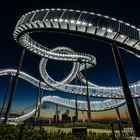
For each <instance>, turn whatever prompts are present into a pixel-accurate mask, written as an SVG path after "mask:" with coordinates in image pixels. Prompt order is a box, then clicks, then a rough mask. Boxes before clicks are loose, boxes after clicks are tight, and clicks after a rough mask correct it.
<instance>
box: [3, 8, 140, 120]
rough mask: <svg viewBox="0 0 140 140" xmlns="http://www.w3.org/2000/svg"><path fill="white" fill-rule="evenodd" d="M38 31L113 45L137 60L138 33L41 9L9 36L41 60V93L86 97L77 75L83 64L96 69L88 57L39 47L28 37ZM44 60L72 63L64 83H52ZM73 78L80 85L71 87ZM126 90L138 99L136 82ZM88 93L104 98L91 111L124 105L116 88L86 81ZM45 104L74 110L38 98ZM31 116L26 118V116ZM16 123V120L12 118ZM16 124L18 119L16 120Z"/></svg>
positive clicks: (80, 14) (90, 17)
mask: <svg viewBox="0 0 140 140" xmlns="http://www.w3.org/2000/svg"><path fill="white" fill-rule="evenodd" d="M40 31H46V32H49V31H53V32H55V31H57V32H64V33H65V32H66V33H67V32H71V33H73V34H80V35H81V36H88V37H91V38H94V39H99V40H102V41H105V42H108V43H114V42H115V43H116V44H118V45H119V46H120V47H121V48H122V49H125V50H126V51H129V52H130V53H132V54H133V55H135V56H136V57H138V58H139V57H140V29H139V28H136V27H135V26H133V25H130V24H129V23H125V22H123V21H121V20H117V19H115V18H111V17H108V16H104V15H101V14H96V13H92V12H86V11H79V10H72V9H69V10H67V9H41V10H36V11H32V12H29V13H27V14H25V15H23V16H22V17H21V18H20V20H19V21H18V23H17V25H16V27H15V30H14V34H13V35H14V39H15V41H16V42H18V43H19V44H20V46H22V47H24V48H25V49H26V50H29V51H31V52H33V53H35V54H37V55H39V56H41V57H42V60H41V61H40V65H39V70H40V74H41V76H42V78H43V80H44V81H45V82H41V88H43V89H45V90H50V91H52V90H58V91H62V92H66V93H71V94H78V95H83V96H86V94H87V90H86V88H87V86H85V84H86V78H85V77H84V76H83V74H82V73H81V71H83V70H84V69H85V63H86V64H87V68H92V67H94V66H96V58H95V57H94V56H92V55H89V54H83V53H76V52H74V51H73V50H72V49H70V48H67V47H56V48H54V49H52V50H51V49H49V48H47V47H46V46H42V45H41V44H39V43H38V42H36V41H35V40H33V39H32V38H31V37H30V34H31V33H34V32H40ZM48 59H54V60H60V61H71V62H73V68H72V70H71V72H70V73H69V75H68V76H67V77H66V78H65V79H63V80H62V81H55V80H54V79H52V78H51V77H50V76H49V75H48V73H47V71H46V63H47V60H48ZM15 74H16V70H13V69H5V70H1V71H0V75H15ZM76 76H77V77H78V78H79V80H80V81H81V82H82V83H83V85H73V84H71V82H72V80H73V79H74V78H75V77H76ZM20 78H22V79H24V80H26V81H28V82H30V83H31V84H33V85H35V86H39V81H38V80H37V79H35V78H34V77H32V76H30V75H28V74H26V73H24V72H20ZM129 88H130V90H131V94H132V96H133V98H137V97H140V81H137V82H135V83H132V84H131V85H129ZM88 92H89V95H90V96H94V97H102V98H106V100H105V101H103V102H101V101H98V102H94V101H93V102H91V103H90V106H91V110H92V111H101V110H108V109H112V108H115V107H118V106H120V105H122V104H124V103H125V100H124V98H125V97H124V94H123V89H122V87H119V86H118V87H106V86H98V85H95V84H93V83H91V82H89V81H88ZM45 101H49V102H53V103H56V104H59V105H62V106H66V107H69V108H73V109H74V108H75V101H74V100H68V99H62V98H60V97H55V96H53V97H51V96H48V97H43V98H42V103H43V102H45ZM78 109H80V110H87V105H86V103H85V102H84V101H78ZM34 111H35V110H34ZM34 111H32V112H31V114H33V113H34ZM31 114H28V115H29V116H30V115H31ZM28 115H27V116H28ZM27 116H26V117H27ZM26 117H23V118H24V119H23V120H25V118H26ZM27 118H28V117H27ZM27 118H26V119H27ZM9 119H10V118H9ZM16 120H18V119H17V118H16ZM19 120H22V119H21V118H20V119H19Z"/></svg>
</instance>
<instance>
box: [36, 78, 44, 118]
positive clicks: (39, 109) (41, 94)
mask: <svg viewBox="0 0 140 140" xmlns="http://www.w3.org/2000/svg"><path fill="white" fill-rule="evenodd" d="M39 86H40V91H39V108H38V117H37V118H38V120H39V118H40V113H41V106H42V104H41V99H42V97H43V89H41V81H40V85H39Z"/></svg>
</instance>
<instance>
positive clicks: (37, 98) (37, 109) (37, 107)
mask: <svg viewBox="0 0 140 140" xmlns="http://www.w3.org/2000/svg"><path fill="white" fill-rule="evenodd" d="M40 86H41V82H40V81H39V86H38V92H37V96H36V109H35V118H34V121H35V122H36V121H37V119H38V117H37V113H38V111H39V105H38V101H39V96H40V90H41V88H40Z"/></svg>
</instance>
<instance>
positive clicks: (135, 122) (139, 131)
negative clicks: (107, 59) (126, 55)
mask: <svg viewBox="0 0 140 140" xmlns="http://www.w3.org/2000/svg"><path fill="white" fill-rule="evenodd" d="M112 51H113V55H114V59H115V63H116V67H117V71H118V75H119V78H120V82H121V85H122V87H123V92H124V96H125V100H126V105H127V108H128V112H129V115H130V119H131V122H132V126H133V129H134V132H135V135H136V136H137V137H140V124H139V119H138V115H137V112H136V108H135V105H134V102H133V98H132V95H131V92H130V89H129V84H128V81H127V79H126V75H125V72H124V69H123V65H122V62H121V56H120V52H119V47H118V46H117V45H116V44H113V46H112Z"/></svg>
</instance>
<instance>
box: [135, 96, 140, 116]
mask: <svg viewBox="0 0 140 140" xmlns="http://www.w3.org/2000/svg"><path fill="white" fill-rule="evenodd" d="M135 105H136V108H137V111H138V116H139V119H140V105H139V101H138V98H136V99H135Z"/></svg>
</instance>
